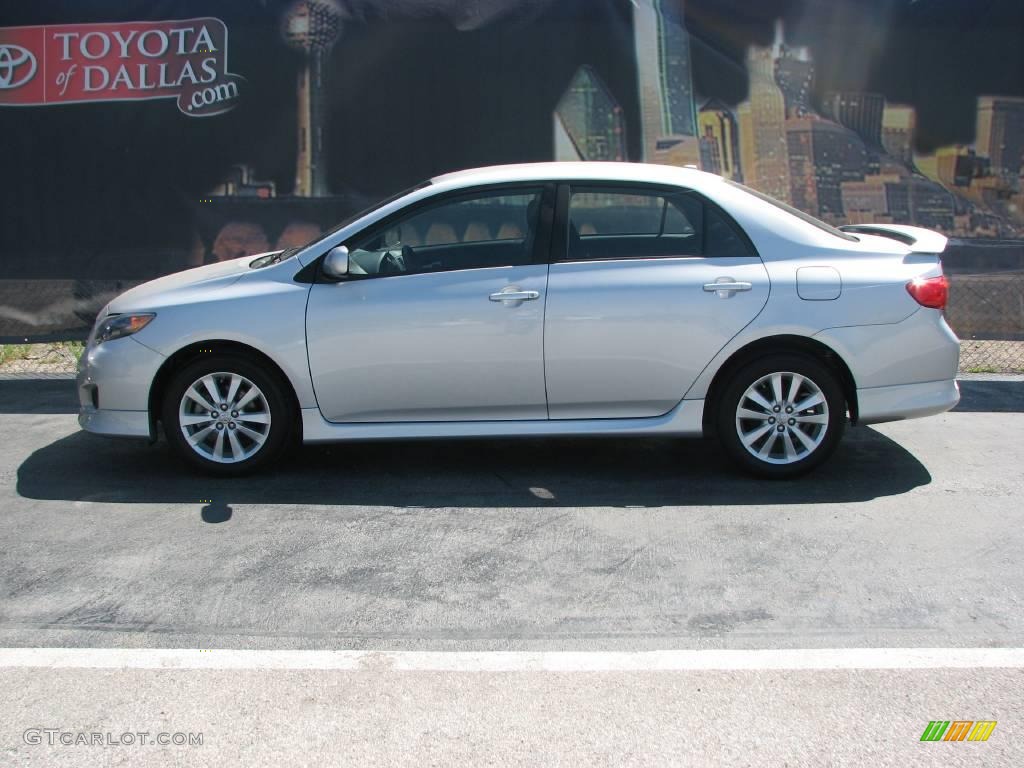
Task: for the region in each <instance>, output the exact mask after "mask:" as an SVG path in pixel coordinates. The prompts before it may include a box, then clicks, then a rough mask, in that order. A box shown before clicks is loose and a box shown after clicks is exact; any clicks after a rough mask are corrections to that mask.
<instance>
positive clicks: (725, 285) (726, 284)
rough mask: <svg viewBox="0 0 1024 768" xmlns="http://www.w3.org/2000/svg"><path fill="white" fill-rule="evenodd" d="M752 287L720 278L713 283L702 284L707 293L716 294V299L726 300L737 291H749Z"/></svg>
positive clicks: (751, 284)
mask: <svg viewBox="0 0 1024 768" xmlns="http://www.w3.org/2000/svg"><path fill="white" fill-rule="evenodd" d="M753 287H754V285H753V283H745V282H741V281H739V280H733V279H732V278H731V277H720V278H718V279H717V280H715V282H713V283H704V290H705V291H706V292H707V293H717V294H718V298H720V299H728V298H730V297H731V296H732V295H733V294H734V293H737V292H739V291H749V290H750V289H752V288H753Z"/></svg>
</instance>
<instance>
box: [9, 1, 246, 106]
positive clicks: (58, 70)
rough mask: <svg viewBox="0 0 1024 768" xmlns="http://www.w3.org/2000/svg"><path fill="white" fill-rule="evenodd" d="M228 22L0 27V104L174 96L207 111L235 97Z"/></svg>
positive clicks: (236, 88)
mask: <svg viewBox="0 0 1024 768" xmlns="http://www.w3.org/2000/svg"><path fill="white" fill-rule="evenodd" d="M227 45H228V29H227V27H226V26H225V24H224V22H223V21H221V20H220V19H214V18H199V19H183V20H181V21H129V22H121V23H116V24H59V25H56V26H42V27H6V28H0V105H20V106H31V105H39V104H68V103H76V102H87V101H134V100H142V99H169V98H176V99H177V100H178V109H180V110H181V111H182V112H184V113H185V114H186V115H192V116H195V117H208V116H210V115H218V114H221V113H222V112H227V111H228V110H229V109H232V108H234V107H235V106H237V104H238V94H239V83H240V81H242V80H243V78H241V77H239V76H238V75H232V74H231V73H229V72H228V71H227V63H228V58H227Z"/></svg>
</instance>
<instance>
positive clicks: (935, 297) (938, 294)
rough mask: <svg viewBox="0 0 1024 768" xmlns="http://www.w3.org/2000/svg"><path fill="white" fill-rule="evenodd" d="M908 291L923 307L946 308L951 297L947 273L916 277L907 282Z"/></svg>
mask: <svg viewBox="0 0 1024 768" xmlns="http://www.w3.org/2000/svg"><path fill="white" fill-rule="evenodd" d="M907 293H909V294H910V295H911V296H913V297H914V301H916V302H917V303H918V304H920V305H921V306H922V307H931V308H932V309H945V308H946V301H948V299H949V281H948V280H947V279H946V276H945V275H939V276H938V277H915V278H914V279H913V280H911V281H910V282H909V283H907Z"/></svg>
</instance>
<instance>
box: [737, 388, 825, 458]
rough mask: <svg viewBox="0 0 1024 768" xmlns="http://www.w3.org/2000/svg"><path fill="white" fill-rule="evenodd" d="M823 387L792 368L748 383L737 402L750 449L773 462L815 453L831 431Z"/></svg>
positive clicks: (744, 438) (743, 437) (739, 424)
mask: <svg viewBox="0 0 1024 768" xmlns="http://www.w3.org/2000/svg"><path fill="white" fill-rule="evenodd" d="M828 422H829V412H828V402H827V400H826V398H825V394H824V392H822V390H821V387H819V386H818V385H817V384H815V383H814V381H812V380H811V379H810V378H808V377H807V376H803V375H801V374H799V373H793V372H790V371H780V372H776V373H769V374H767V375H765V376H762V377H761V378H759V379H757V381H755V382H754V383H753V384H751V385H750V386H749V387H747V389H746V391H745V392H744V393H743V396H742V397H741V398H740V400H739V404H738V405H737V406H736V433H737V434H738V435H739V438H740V442H741V443H742V445H743V446H744V448H746V450H747V452H748V453H750V454H751V455H752V456H754V457H755V458H756V459H758V460H760V461H764V462H767V463H769V464H794V463H796V462H798V461H801V460H803V459H805V458H806V457H808V456H809V455H811V454H812V453H814V451H815V450H816V449H817V448H818V446H819V445H821V443H822V441H823V440H824V439H825V434H826V432H827V431H828Z"/></svg>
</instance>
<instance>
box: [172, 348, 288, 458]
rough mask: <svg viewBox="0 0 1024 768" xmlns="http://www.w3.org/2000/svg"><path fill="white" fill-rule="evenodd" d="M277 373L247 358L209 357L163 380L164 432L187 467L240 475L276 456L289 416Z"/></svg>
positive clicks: (282, 440)
mask: <svg viewBox="0 0 1024 768" xmlns="http://www.w3.org/2000/svg"><path fill="white" fill-rule="evenodd" d="M288 405H289V402H288V398H287V397H286V396H285V390H284V387H283V385H282V384H281V382H280V381H279V380H278V377H277V376H275V375H272V374H269V373H267V372H266V371H264V370H263V369H262V368H261V367H260V366H257V365H256V364H254V363H253V362H251V361H250V360H248V359H246V358H243V357H237V356H233V355H210V356H209V357H203V358H200V359H199V360H196V361H194V362H192V363H190V364H189V365H187V366H185V367H184V368H183V369H182V370H181V371H180V372H179V373H178V374H177V375H176V376H175V377H174V378H173V379H172V380H171V382H170V383H169V385H168V387H167V389H166V392H165V396H164V404H163V414H162V415H163V423H164V433H165V434H166V435H167V440H168V442H169V443H170V444H171V446H172V447H173V448H174V449H175V451H176V452H177V453H178V454H179V455H180V456H181V457H182V458H183V459H184V460H185V461H186V462H188V463H189V464H190V465H191V466H193V467H196V468H197V469H201V470H203V471H205V472H208V473H211V474H216V475H242V474H246V473H248V472H252V471H253V470H255V469H257V468H259V467H260V466H263V465H265V464H266V463H267V462H269V461H271V460H273V459H274V458H276V457H277V456H278V455H279V454H280V453H281V451H282V449H283V448H284V447H285V446H286V445H287V443H288V437H289V434H290V433H291V432H292V430H293V428H294V416H293V415H292V411H291V409H290V408H289V407H288Z"/></svg>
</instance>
